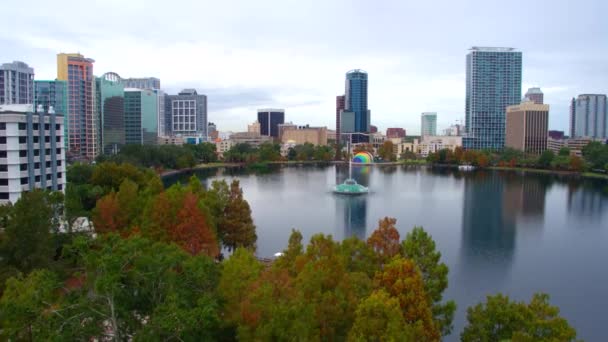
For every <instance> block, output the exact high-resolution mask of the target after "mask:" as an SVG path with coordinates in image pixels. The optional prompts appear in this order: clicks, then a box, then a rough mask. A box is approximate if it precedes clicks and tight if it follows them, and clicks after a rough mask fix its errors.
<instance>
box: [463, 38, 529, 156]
mask: <svg viewBox="0 0 608 342" xmlns="http://www.w3.org/2000/svg"><path fill="white" fill-rule="evenodd" d="M470 51H471V52H469V54H468V55H467V59H466V80H467V84H466V106H465V113H466V132H467V135H466V136H465V137H464V138H463V146H464V148H466V149H502V148H504V146H505V117H506V109H507V106H511V105H516V104H519V103H520V101H521V77H522V76H521V74H522V69H521V65H522V53H521V52H519V51H516V50H515V49H513V48H498V47H473V48H471V50H470Z"/></svg>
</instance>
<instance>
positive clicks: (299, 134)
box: [281, 125, 327, 146]
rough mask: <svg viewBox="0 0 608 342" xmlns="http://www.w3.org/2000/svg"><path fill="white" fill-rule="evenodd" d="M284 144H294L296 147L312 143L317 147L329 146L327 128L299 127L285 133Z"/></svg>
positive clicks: (282, 140) (282, 139)
mask: <svg viewBox="0 0 608 342" xmlns="http://www.w3.org/2000/svg"><path fill="white" fill-rule="evenodd" d="M281 142H282V143H284V144H285V143H288V142H293V143H294V144H296V145H303V144H306V143H311V144H313V145H315V146H317V145H321V146H325V145H327V127H309V126H308V125H307V126H298V127H295V128H289V129H286V130H284V131H283V134H282V137H281Z"/></svg>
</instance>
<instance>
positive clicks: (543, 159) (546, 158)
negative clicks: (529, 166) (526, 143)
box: [537, 150, 555, 169]
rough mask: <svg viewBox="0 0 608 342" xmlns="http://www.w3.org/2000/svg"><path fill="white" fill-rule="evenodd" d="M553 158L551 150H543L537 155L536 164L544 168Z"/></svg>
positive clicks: (553, 154)
mask: <svg viewBox="0 0 608 342" xmlns="http://www.w3.org/2000/svg"><path fill="white" fill-rule="evenodd" d="M554 158H555V153H553V151H551V150H545V151H544V152H543V153H541V155H540V157H538V162H537V164H538V166H540V167H542V168H545V169H546V168H548V167H549V166H551V162H552V161H553V159H554Z"/></svg>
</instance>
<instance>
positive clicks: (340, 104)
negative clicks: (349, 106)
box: [335, 95, 346, 158]
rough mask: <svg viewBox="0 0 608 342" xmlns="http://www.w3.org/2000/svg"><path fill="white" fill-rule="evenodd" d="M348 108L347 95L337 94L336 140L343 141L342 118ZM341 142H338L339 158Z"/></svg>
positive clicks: (337, 156) (337, 154)
mask: <svg viewBox="0 0 608 342" xmlns="http://www.w3.org/2000/svg"><path fill="white" fill-rule="evenodd" d="M345 109H346V96H345V95H338V96H336V139H335V141H336V142H338V141H341V140H342V139H341V136H340V133H342V132H341V131H340V127H341V126H340V125H341V123H340V118H341V116H342V112H343V111H344V110H345ZM340 149H341V147H340V144H336V158H339V156H340V155H341V154H340Z"/></svg>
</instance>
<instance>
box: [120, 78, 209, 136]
mask: <svg viewBox="0 0 608 342" xmlns="http://www.w3.org/2000/svg"><path fill="white" fill-rule="evenodd" d="M156 106H158V100H157V94H156V92H154V90H151V89H138V88H126V89H125V107H124V108H125V143H127V144H145V145H154V144H156V142H157V136H158V132H157V130H158V119H157V117H156V115H157V113H158V109H157V108H156ZM182 118H184V117H182ZM189 121H190V120H189ZM191 124H192V125H194V126H195V124H194V123H191ZM205 125H206V123H205ZM205 128H206V127H205ZM205 131H206V130H205Z"/></svg>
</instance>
